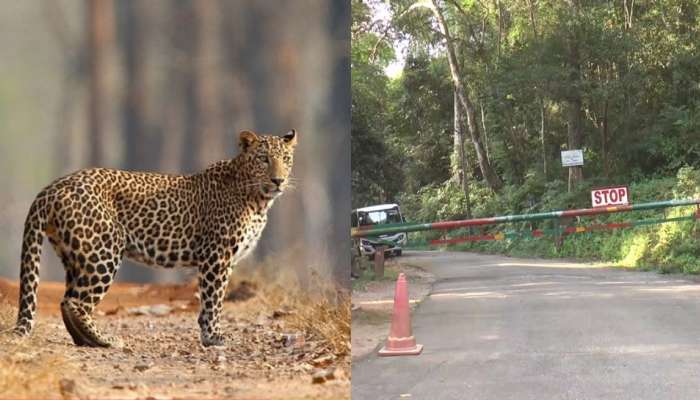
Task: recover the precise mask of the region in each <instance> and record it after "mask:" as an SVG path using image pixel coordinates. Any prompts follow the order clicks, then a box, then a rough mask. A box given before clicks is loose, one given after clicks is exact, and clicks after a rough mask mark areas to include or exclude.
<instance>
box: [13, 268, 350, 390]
mask: <svg viewBox="0 0 700 400" xmlns="http://www.w3.org/2000/svg"><path fill="white" fill-rule="evenodd" d="M240 289H241V290H237V291H234V294H235V296H234V298H235V299H236V301H229V302H227V303H226V304H225V307H224V314H223V320H222V322H223V326H222V327H223V331H224V332H225V333H226V335H227V336H228V338H227V343H226V346H224V347H223V348H204V347H202V346H201V345H200V344H199V328H198V325H197V321H196V319H197V309H198V301H197V299H196V297H195V292H196V291H195V287H194V286H177V285H162V286H158V285H135V284H123V283H122V284H115V285H114V286H113V287H112V288H111V289H110V292H109V293H108V294H107V296H106V297H105V299H104V301H103V302H102V303H101V304H100V306H99V307H98V309H97V313H98V317H97V321H98V326H99V327H100V328H101V329H102V330H103V331H105V332H108V333H110V334H115V335H119V336H120V337H121V338H122V339H123V340H124V342H125V343H126V346H125V347H124V348H123V349H96V348H86V347H76V346H75V345H74V344H73V342H72V341H71V339H70V336H69V335H68V332H67V331H66V329H65V327H64V326H63V322H62V320H61V317H60V311H59V302H60V298H61V297H62V294H63V290H64V289H63V284H61V283H56V282H42V283H41V284H40V287H39V315H38V319H37V325H36V327H35V331H34V334H33V335H32V337H31V338H29V339H22V338H17V337H15V336H14V335H12V334H10V333H7V332H3V333H0V398H3V399H5V398H66V399H69V398H70V399H97V398H100V399H102V398H115V399H116V398H119V399H136V398H144V399H148V398H150V399H187V398H207V399H219V398H222V399H223V398H245V399H297V398H299V399H301V398H303V399H341V398H350V360H349V357H348V355H347V354H345V355H344V354H338V353H337V350H335V349H334V347H333V346H332V345H331V344H330V343H329V342H328V341H327V340H326V339H325V338H323V337H320V336H319V335H318V334H316V333H314V332H310V331H305V330H300V329H299V328H296V327H295V326H296V324H294V323H292V322H291V320H292V319H293V317H294V314H295V310H292V309H288V308H275V307H276V306H275V305H273V304H271V303H270V302H269V301H268V300H266V299H265V298H262V297H263V296H260V295H256V289H255V287H254V286H250V285H243V286H241V287H240ZM16 303H17V284H16V283H15V282H9V281H7V280H2V279H0V331H5V330H7V329H10V328H11V327H12V325H13V324H14V320H15V316H16V314H15V313H16V312H17V309H16Z"/></svg>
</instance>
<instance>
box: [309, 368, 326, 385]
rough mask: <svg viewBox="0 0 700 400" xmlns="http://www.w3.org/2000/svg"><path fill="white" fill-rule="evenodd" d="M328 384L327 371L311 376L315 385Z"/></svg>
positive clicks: (317, 372)
mask: <svg viewBox="0 0 700 400" xmlns="http://www.w3.org/2000/svg"><path fill="white" fill-rule="evenodd" d="M325 382H326V371H323V370H321V371H316V372H315V373H314V374H313V375H312V376H311V383H314V384H320V383H325Z"/></svg>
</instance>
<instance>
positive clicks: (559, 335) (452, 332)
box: [352, 252, 700, 400]
mask: <svg viewBox="0 0 700 400" xmlns="http://www.w3.org/2000/svg"><path fill="white" fill-rule="evenodd" d="M407 255H408V257H405V261H408V262H410V263H412V264H415V265H419V266H423V267H425V268H427V269H429V270H430V271H432V272H433V273H435V274H436V278H437V279H438V281H437V282H436V283H435V285H434V287H433V291H432V294H431V295H430V296H429V297H428V298H427V299H426V300H425V301H424V302H423V303H422V304H421V305H420V306H419V308H418V309H417V311H416V312H414V314H413V330H414V334H415V335H416V338H417V339H418V342H419V343H422V344H423V345H424V346H425V349H424V350H423V354H422V355H420V356H417V357H395V358H379V357H377V356H375V355H372V356H370V357H367V358H364V359H362V360H360V361H357V362H354V363H353V368H352V398H353V400H364V399H367V400H379V399H406V398H408V399H414V400H415V399H429V400H440V399H498V400H504V399H518V400H525V399H537V400H542V399H698V398H700V283H697V282H693V281H691V280H689V279H685V278H684V277H682V276H677V275H659V274H656V273H653V272H629V271H622V270H615V269H610V268H599V267H594V266H591V265H587V264H576V263H568V262H558V261H543V260H536V259H529V260H528V259H514V258H507V257H501V256H487V255H477V254H470V253H456V252H455V253H452V252H412V253H408V254H407Z"/></svg>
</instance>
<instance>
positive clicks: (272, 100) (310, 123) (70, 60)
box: [0, 0, 350, 284]
mask: <svg viewBox="0 0 700 400" xmlns="http://www.w3.org/2000/svg"><path fill="white" fill-rule="evenodd" d="M349 21H350V4H349V3H348V4H346V2H342V1H341V2H332V1H324V0H303V1H294V2H277V1H254V0H248V1H226V0H210V1H193V0H169V1H166V0H161V1H112V0H85V1H81V0H60V1H53V0H51V1H48V0H47V1H39V0H32V1H3V2H2V8H1V9H0V143H1V144H0V171H2V172H1V173H0V187H2V190H0V275H2V276H6V277H9V278H16V277H17V276H18V273H19V272H18V271H19V269H18V266H19V251H20V246H21V235H22V229H23V224H24V218H25V215H26V212H27V210H28V209H29V205H30V204H31V201H32V200H33V197H34V196H35V195H36V194H37V193H38V192H39V191H40V190H41V189H42V188H43V187H44V186H46V185H47V184H49V183H50V182H51V181H53V180H54V179H55V178H57V177H59V176H62V175H65V174H67V173H70V172H72V171H74V170H76V169H80V168H85V167H90V166H102V167H111V168H122V169H135V170H149V171H159V172H165V173H177V174H181V173H192V172H195V171H198V170H200V169H202V168H204V167H205V166H207V165H209V164H211V163H213V162H215V161H218V160H221V159H225V158H232V157H233V156H234V155H236V154H237V153H238V149H237V144H236V143H237V137H238V132H239V131H241V130H243V129H250V130H254V131H256V132H259V133H268V134H277V135H279V134H283V133H286V132H287V131H289V130H290V129H292V128H294V129H296V130H297V131H298V132H299V133H300V139H299V140H300V144H299V147H298V148H297V154H296V158H295V166H294V170H293V174H294V175H295V176H296V177H297V178H298V179H299V184H298V185H297V188H296V189H295V190H293V191H291V192H289V193H286V194H285V195H284V196H282V198H280V199H279V200H278V201H277V204H275V206H274V207H273V209H272V211H271V218H270V221H269V223H268V227H267V228H266V230H265V232H264V234H263V239H262V241H261V243H260V245H259V246H258V250H257V251H256V253H255V255H254V256H252V257H250V259H249V260H248V261H247V263H248V264H257V263H259V262H261V261H262V260H264V263H265V264H267V265H271V266H273V267H274V268H278V269H280V270H285V271H289V270H293V271H295V273H296V276H297V277H298V278H299V279H300V281H301V282H302V283H305V284H309V282H310V276H311V274H312V272H311V271H312V270H316V271H318V273H319V274H320V275H322V276H326V277H334V278H335V280H336V281H337V282H340V283H343V284H346V283H347V280H348V276H347V275H348V273H347V271H348V265H349V247H348V240H347V232H348V231H349V222H348V221H347V218H345V216H346V214H347V210H348V209H349V208H350V185H349V182H348V181H349V176H350V154H349V151H348V149H349V147H350V137H349V135H348V132H349V129H350V112H349V111H350V79H349V76H350V61H349V50H350V43H349V32H348V27H349ZM42 264H43V265H42V277H43V278H49V279H58V280H62V279H63V270H62V267H60V263H59V262H58V260H57V259H56V257H55V255H54V254H53V251H50V250H48V248H46V249H45V252H44V257H43V260H42ZM181 278H182V276H181V273H178V272H175V271H167V272H166V271H163V270H150V269H147V268H142V267H134V266H133V265H130V263H128V262H125V265H124V266H123V267H122V270H121V271H120V273H119V274H118V279H119V280H121V281H167V280H179V279H181Z"/></svg>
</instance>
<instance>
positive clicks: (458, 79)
mask: <svg viewBox="0 0 700 400" xmlns="http://www.w3.org/2000/svg"><path fill="white" fill-rule="evenodd" d="M417 4H420V3H417ZM431 5H432V7H430V8H431V9H432V11H433V13H434V14H435V17H436V18H437V20H438V24H439V25H440V29H441V31H442V35H443V37H444V39H445V47H446V48H447V60H448V62H449V64H450V74H451V76H452V83H453V84H454V87H455V90H456V92H457V98H458V100H459V104H460V105H461V106H462V108H463V109H464V113H465V115H466V117H467V127H468V128H469V135H470V136H471V140H472V144H473V145H474V150H475V151H476V157H477V160H478V163H479V169H481V173H482V174H483V176H484V179H485V180H486V182H487V183H488V185H489V187H490V188H491V189H492V190H494V191H499V190H500V189H501V187H502V186H503V181H501V178H500V177H499V176H498V174H496V171H495V170H494V168H493V166H492V165H491V162H490V161H489V159H488V157H487V156H486V149H485V148H484V145H483V143H482V141H481V130H480V128H479V123H478V121H477V117H476V109H475V107H474V103H473V102H472V101H471V99H470V98H469V95H468V94H467V91H466V88H465V85H464V83H463V82H462V74H461V70H460V65H459V61H458V60H457V55H456V52H455V45H454V41H453V39H452V36H451V35H450V29H449V27H448V26H447V22H446V21H445V16H444V14H443V12H442V9H441V8H440V6H439V5H438V2H437V0H431Z"/></svg>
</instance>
